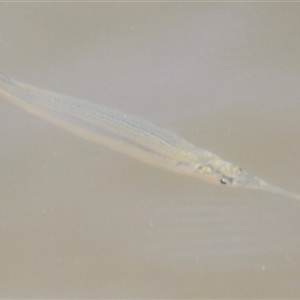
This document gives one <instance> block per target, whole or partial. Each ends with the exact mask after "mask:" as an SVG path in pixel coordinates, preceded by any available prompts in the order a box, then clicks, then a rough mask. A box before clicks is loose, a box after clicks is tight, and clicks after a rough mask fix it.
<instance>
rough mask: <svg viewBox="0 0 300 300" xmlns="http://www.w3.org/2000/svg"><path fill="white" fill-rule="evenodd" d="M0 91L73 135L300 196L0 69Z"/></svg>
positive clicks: (208, 177)
mask: <svg viewBox="0 0 300 300" xmlns="http://www.w3.org/2000/svg"><path fill="white" fill-rule="evenodd" d="M0 95H2V97H3V98H5V99H7V100H9V101H11V102H12V103H14V104H16V105H17V106H19V107H21V108H23V109H24V110H26V111H27V112H29V113H31V114H33V115H35V116H37V117H39V118H41V119H43V120H46V121H48V122H51V123H52V124H54V125H56V126H59V127H61V128H64V129H65V130H68V131H69V132H72V133H73V134H75V135H77V136H79V137H81V138H84V139H87V140H90V141H92V142H96V143H99V144H102V145H105V146H107V147H109V148H111V149H113V150H115V151H119V152H122V153H125V154H127V155H129V156H131V157H133V158H135V159H138V160H141V161H143V162H146V163H149V164H153V165H156V166H159V167H162V168H165V169H168V170H170V171H173V172H176V173H181V174H185V175H191V176H196V177H199V178H200V179H202V180H204V181H207V182H209V183H215V184H220V185H227V186H233V187H246V188H252V189H260V190H266V191H269V192H274V193H279V194H283V195H286V196H289V197H293V198H296V199H298V200H300V196H299V195H297V194H294V193H292V192H288V191H285V190H283V189H281V188H278V187H275V186H272V185H270V184H268V183H266V182H264V181H263V180H262V179H260V178H259V177H254V176H252V175H250V174H248V173H247V172H246V171H244V170H243V169H241V168H240V167H239V166H236V165H234V164H231V163H230V162H227V161H225V160H223V159H221V158H220V157H219V156H217V155H215V154H213V153H211V152H209V151H206V150H204V149H201V148H198V147H196V146H194V145H193V144H191V143H189V142H187V141H185V140H184V139H182V138H181V137H179V136H178V135H176V134H174V133H173V132H171V131H169V130H165V129H162V128H159V127H157V126H155V125H153V124H152V123H150V122H148V121H146V120H144V119H141V118H139V117H135V116H131V115H128V114H126V113H123V112H120V111H117V110H115V109H112V108H109V107H105V106H101V105H98V104H95V103H92V102H89V101H85V100H81V99H78V98H75V97H71V96H66V95H61V94H58V93H54V92H50V91H47V90H43V89H39V88H36V87H33V86H30V85H27V84H24V83H21V82H18V81H16V80H13V79H11V78H9V77H7V76H5V75H3V74H0Z"/></svg>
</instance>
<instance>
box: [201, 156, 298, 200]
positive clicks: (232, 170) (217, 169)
mask: <svg viewBox="0 0 300 300" xmlns="http://www.w3.org/2000/svg"><path fill="white" fill-rule="evenodd" d="M196 173H197V174H198V177H199V176H200V177H201V179H202V180H204V181H206V182H208V183H212V184H218V185H225V186H229V187H237V188H239V187H242V188H249V189H256V190H262V191H266V192H271V193H275V194H281V195H284V196H287V197H291V198H294V199H297V200H300V195H299V194H296V193H293V192H290V191H287V190H285V189H282V188H280V187H277V186H274V185H272V184H269V183H267V182H265V181H264V180H263V179H261V178H260V177H256V176H252V175H251V174H249V173H248V172H246V171H245V170H243V169H242V168H241V167H239V166H237V165H234V164H232V163H230V162H227V161H224V160H222V159H220V158H218V157H215V158H213V159H211V160H210V161H209V162H208V163H207V164H204V165H201V166H198V167H197V170H196Z"/></svg>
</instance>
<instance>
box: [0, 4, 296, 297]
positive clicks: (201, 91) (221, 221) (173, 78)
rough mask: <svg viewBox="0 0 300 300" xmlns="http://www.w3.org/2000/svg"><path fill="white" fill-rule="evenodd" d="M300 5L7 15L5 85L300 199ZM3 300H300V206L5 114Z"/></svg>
mask: <svg viewBox="0 0 300 300" xmlns="http://www.w3.org/2000/svg"><path fill="white" fill-rule="evenodd" d="M299 13H300V6H299V4H297V3H285V4H283V3H282V4H281V3H240V4H237V3H235V4H230V3H225V4H220V3H219V4H207V3H152V4H151V3H110V4H109V3H87V4H79V3H65V4H63V3H54V4H50V3H42V4H41V3H40V4H37V3H8V4H7V3H1V4H0V57H1V68H0V71H1V72H3V73H5V74H7V75H9V76H11V77H13V78H16V79H17V80H19V81H21V82H26V83H29V84H32V85H35V86H38V87H41V88H46V89H49V90H52V91H55V92H60V93H64V94H68V95H72V96H76V97H80V98H83V99H89V100H91V101H94V102H96V103H99V104H103V105H107V106H111V107H114V108H116V109H119V110H123V111H125V112H127V113H131V114H134V115H138V116H141V117H143V118H145V119H148V120H149V121H151V122H153V123H155V124H157V125H159V126H161V127H165V128H168V129H171V130H172V131H174V132H176V133H178V134H179V135H180V136H182V137H184V138H185V139H187V140H188V141H190V142H192V143H194V144H197V145H198V146H200V147H202V148H204V149H207V150H210V151H213V152H215V153H217V154H218V155H220V156H222V157H224V158H225V159H227V160H229V161H232V162H235V163H238V164H240V165H242V166H243V167H244V168H245V169H247V170H248V171H249V172H251V173H253V174H255V175H258V176H260V177H262V178H264V179H265V180H266V181H268V182H271V183H274V184H277V185H279V186H281V187H283V188H286V189H289V190H292V191H294V192H298V193H299V192H300V184H299V172H300V154H299V153H300V151H299V149H300V140H299V130H300V119H299V115H300V98H299V97H300V96H299V95H300V75H299V74H300V64H299V52H300V42H299V26H300V21H299ZM0 131H1V132H0V151H1V152H0V160H1V162H0V163H1V169H0V179H1V181H0V184H1V186H0V191H1V192H0V241H1V242H0V257H1V259H0V297H1V298H12V297H18V298H30V297H31V298H33V297H35V298H37V297H39V298H50V297H52V298H92V297H93V298H134V297H135V298H136V297H138V298H211V297H213V298H233V297H239V298H298V297H300V285H299V282H300V250H299V249H300V237H299V227H300V218H299V215H300V203H299V202H297V201H295V200H293V199H288V198H285V197H282V196H279V195H278V196H277V195H273V194H268V193H264V192H259V191H251V190H235V189H226V188H220V187H215V186H210V185H206V184H205V183H202V182H201V181H198V180H196V179H193V178H189V177H184V176H180V175H176V174H172V173H169V172H167V171H164V170H162V169H157V168H155V167H151V166H148V165H144V164H141V163H139V162H137V161H134V160H132V159H131V158H129V157H127V156H125V155H122V154H119V153H114V152H111V151H110V150H108V149H106V148H103V147H100V146H98V145H94V144H92V143H89V142H87V141H85V140H81V139H79V138H76V137H75V136H72V135H70V134H69V133H67V132H64V131H63V130H60V129H59V128H56V127H54V126H52V125H51V124H48V123H46V122H43V121H41V120H39V119H36V118H35V117H33V116H31V115H29V114H27V113H26V112H23V111H22V110H20V109H18V108H17V107H15V106H13V105H11V104H9V103H8V102H7V101H5V100H4V99H0Z"/></svg>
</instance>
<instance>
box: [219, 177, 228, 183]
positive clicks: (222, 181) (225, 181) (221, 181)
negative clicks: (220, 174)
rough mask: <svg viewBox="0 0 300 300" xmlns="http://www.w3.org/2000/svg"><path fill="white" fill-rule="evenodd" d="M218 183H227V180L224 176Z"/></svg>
mask: <svg viewBox="0 0 300 300" xmlns="http://www.w3.org/2000/svg"><path fill="white" fill-rule="evenodd" d="M220 183H222V184H227V183H228V182H227V180H226V179H225V178H221V179H220Z"/></svg>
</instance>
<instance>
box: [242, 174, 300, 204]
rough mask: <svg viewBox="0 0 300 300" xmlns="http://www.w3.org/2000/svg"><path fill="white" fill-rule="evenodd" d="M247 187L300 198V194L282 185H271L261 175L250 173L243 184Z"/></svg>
mask: <svg viewBox="0 0 300 300" xmlns="http://www.w3.org/2000/svg"><path fill="white" fill-rule="evenodd" d="M243 186H244V187H245V188H249V189H256V190H262V191H266V192H271V193H275V194H280V195H283V196H287V197H290V198H294V199H297V200H300V195H298V194H295V193H293V192H290V191H287V190H285V189H282V188H280V187H277V186H274V185H271V184H269V183H267V182H265V181H264V180H262V179H261V178H259V177H252V178H251V176H250V175H248V178H247V180H246V182H245V184H244V185H243Z"/></svg>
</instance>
